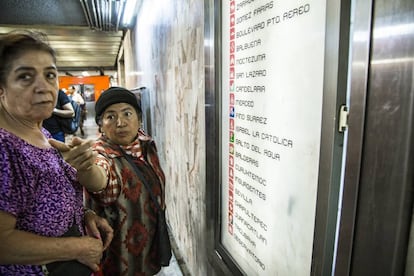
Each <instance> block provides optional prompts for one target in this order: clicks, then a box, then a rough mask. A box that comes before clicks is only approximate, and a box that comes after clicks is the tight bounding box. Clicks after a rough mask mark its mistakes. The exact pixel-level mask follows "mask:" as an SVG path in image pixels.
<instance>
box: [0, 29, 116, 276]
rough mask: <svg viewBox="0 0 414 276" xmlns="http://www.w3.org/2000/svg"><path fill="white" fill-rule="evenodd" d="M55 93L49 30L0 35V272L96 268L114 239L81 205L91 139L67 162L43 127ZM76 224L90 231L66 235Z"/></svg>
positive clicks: (68, 151)
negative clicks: (59, 264)
mask: <svg viewBox="0 0 414 276" xmlns="http://www.w3.org/2000/svg"><path fill="white" fill-rule="evenodd" d="M57 91H58V72H57V68H56V58H55V52H54V50H53V49H52V48H51V47H50V46H49V45H48V44H47V42H46V37H45V36H44V35H43V36H42V35H41V34H40V33H34V32H23V33H22V32H20V33H17V32H12V33H10V34H7V35H4V36H2V37H1V38H0V167H1V170H0V179H1V181H0V275H44V273H43V271H42V266H43V265H48V264H50V263H51V262H56V261H68V260H77V261H78V262H79V263H82V264H84V265H86V266H88V267H90V268H91V269H93V270H97V269H98V265H99V262H100V259H101V256H102V253H103V250H104V249H105V247H107V246H108V244H109V243H110V241H111V239H112V235H113V233H112V228H111V227H110V226H109V224H108V222H107V221H106V220H105V219H103V218H100V217H98V216H96V214H94V213H93V212H86V213H85V211H84V208H83V196H82V193H83V187H82V186H81V184H80V183H84V182H85V181H90V180H91V179H90V178H89V177H90V173H91V172H93V170H94V169H93V166H95V165H93V164H94V161H95V158H96V155H95V154H93V152H92V150H91V147H90V146H91V141H84V140H82V139H80V138H76V139H74V140H73V141H72V144H71V145H70V146H68V147H67V148H64V149H63V150H62V151H63V156H64V157H65V159H66V160H68V162H66V161H65V160H63V159H62V157H61V156H62V155H61V154H60V153H59V152H58V150H56V149H55V148H54V147H52V145H51V143H52V144H53V145H54V146H56V147H58V146H62V145H63V146H65V145H64V144H63V143H60V142H58V141H56V140H53V139H50V138H51V135H50V133H49V132H48V131H47V130H46V129H44V128H43V127H42V121H43V120H44V119H46V118H48V117H50V114H51V113H52V111H53V109H54V107H55V105H56V101H57V97H58V93H57ZM49 139H50V140H49ZM72 226H73V227H74V229H76V230H77V231H79V232H80V233H81V234H82V235H84V236H82V237H67V238H63V237H60V236H61V235H62V234H64V233H65V232H67V230H68V229H70V228H72ZM84 227H86V231H87V232H88V233H89V234H90V235H91V236H85V228H84ZM101 235H102V236H103V238H104V239H103V241H102V240H101V239H100V236H101Z"/></svg>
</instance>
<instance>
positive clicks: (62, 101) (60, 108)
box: [43, 89, 75, 142]
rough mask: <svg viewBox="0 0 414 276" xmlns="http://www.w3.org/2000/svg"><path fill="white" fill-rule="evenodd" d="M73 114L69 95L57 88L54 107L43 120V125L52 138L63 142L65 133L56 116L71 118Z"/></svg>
mask: <svg viewBox="0 0 414 276" xmlns="http://www.w3.org/2000/svg"><path fill="white" fill-rule="evenodd" d="M74 115H75V111H74V110H73V107H72V104H71V103H70V99H69V97H68V96H67V95H66V94H65V92H63V90H60V89H59V93H58V99H57V102H56V106H55V109H53V113H52V116H50V117H49V118H47V119H46V120H44V121H43V127H44V128H45V129H47V130H48V131H49V132H50V133H51V134H52V136H53V138H54V139H56V140H58V141H62V142H65V133H64V132H63V130H62V128H61V127H60V125H59V122H58V120H57V119H56V116H59V117H63V118H72V117H73V116H74Z"/></svg>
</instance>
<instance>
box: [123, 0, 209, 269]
mask: <svg viewBox="0 0 414 276" xmlns="http://www.w3.org/2000/svg"><path fill="white" fill-rule="evenodd" d="M125 39H126V40H128V41H126V42H125V43H124V48H123V49H122V50H123V58H124V60H123V63H124V64H123V67H124V68H125V73H124V75H125V85H126V86H127V87H128V88H130V89H132V88H135V87H142V86H145V87H146V88H147V92H148V93H149V99H150V106H151V107H150V111H151V135H152V136H153V138H154V139H155V141H156V143H157V147H158V151H159V155H160V159H161V163H162V167H163V169H164V171H165V174H166V178H167V188H166V200H167V205H168V207H167V208H168V209H167V219H168V221H169V224H170V226H171V230H172V235H173V237H174V240H175V242H176V244H177V250H176V252H175V253H176V257H177V259H178V262H179V263H180V262H181V263H184V273H186V270H188V274H190V275H214V272H213V271H212V268H211V266H210V265H209V264H208V261H207V255H206V242H207V238H206V236H205V235H206V219H205V217H206V192H205V190H206V188H208V187H206V183H205V182H206V181H205V178H206V171H205V167H206V165H205V148H206V144H205V115H204V113H205V110H204V97H205V95H204V90H205V76H204V1H202V0H185V1H184V0H170V1H166V0H157V1H153V0H144V1H143V2H142V5H141V7H140V9H139V12H138V17H137V23H136V26H135V28H134V29H133V30H132V31H131V32H130V33H128V34H127V35H126V36H125Z"/></svg>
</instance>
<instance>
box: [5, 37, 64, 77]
mask: <svg viewBox="0 0 414 276" xmlns="http://www.w3.org/2000/svg"><path fill="white" fill-rule="evenodd" d="M30 50H40V51H45V52H47V53H49V54H50V55H51V56H52V58H53V62H54V63H56V52H55V50H54V49H53V48H52V47H51V46H50V44H49V41H48V38H47V35H46V34H44V33H42V32H38V31H31V30H24V31H12V32H10V33H8V34H5V35H3V36H0V85H5V84H6V79H7V75H8V73H9V72H10V66H11V63H12V62H13V60H14V59H16V58H18V57H19V56H21V55H22V54H24V53H25V52H26V51H30Z"/></svg>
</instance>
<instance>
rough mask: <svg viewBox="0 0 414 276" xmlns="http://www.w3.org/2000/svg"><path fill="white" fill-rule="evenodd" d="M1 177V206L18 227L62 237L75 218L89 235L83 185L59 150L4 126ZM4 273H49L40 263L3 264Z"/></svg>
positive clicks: (0, 138) (0, 143) (1, 272)
mask: <svg viewBox="0 0 414 276" xmlns="http://www.w3.org/2000/svg"><path fill="white" fill-rule="evenodd" d="M43 133H44V134H45V135H46V136H47V137H51V136H50V134H49V132H47V131H46V130H45V129H43ZM0 179H1V180H0V210H1V211H4V212H7V213H9V214H12V215H14V216H15V217H16V228H17V229H19V230H22V231H28V232H32V233H35V234H39V235H42V236H49V237H57V236H61V235H62V234H63V233H65V232H66V231H67V230H68V229H69V227H70V226H71V225H72V224H73V223H74V222H75V223H76V224H77V225H78V227H79V230H80V231H81V232H82V233H83V229H82V227H81V225H83V221H82V220H83V207H82V206H83V203H82V200H83V199H82V186H81V185H80V184H79V183H78V182H77V181H76V171H75V169H73V168H72V167H71V166H70V165H69V164H68V163H66V162H65V161H64V160H63V159H62V157H61V156H60V154H59V153H58V151H57V150H55V149H53V148H50V149H41V148H38V147H35V146H33V145H31V144H29V143H27V142H26V141H24V140H22V139H20V138H19V137H17V136H15V135H14V134H12V133H10V132H8V131H6V130H4V129H1V128H0ZM0 275H43V273H42V271H41V267H40V266H39V265H0Z"/></svg>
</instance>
